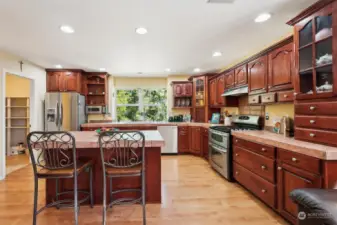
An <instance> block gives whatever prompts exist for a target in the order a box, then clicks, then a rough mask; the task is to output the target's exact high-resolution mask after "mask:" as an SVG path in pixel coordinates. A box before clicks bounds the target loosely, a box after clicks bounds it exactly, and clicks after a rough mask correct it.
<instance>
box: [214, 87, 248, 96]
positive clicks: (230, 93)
mask: <svg viewBox="0 0 337 225" xmlns="http://www.w3.org/2000/svg"><path fill="white" fill-rule="evenodd" d="M246 94H248V86H244V87H239V88H235V89H230V90H227V91H225V92H224V93H223V94H222V95H221V96H223V97H225V96H241V95H246Z"/></svg>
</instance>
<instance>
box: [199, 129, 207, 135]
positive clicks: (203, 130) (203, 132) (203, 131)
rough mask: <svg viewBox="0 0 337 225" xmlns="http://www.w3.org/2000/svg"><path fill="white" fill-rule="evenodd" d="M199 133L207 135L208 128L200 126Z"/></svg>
mask: <svg viewBox="0 0 337 225" xmlns="http://www.w3.org/2000/svg"><path fill="white" fill-rule="evenodd" d="M201 133H202V135H204V136H208V129H207V128H202V130H201Z"/></svg>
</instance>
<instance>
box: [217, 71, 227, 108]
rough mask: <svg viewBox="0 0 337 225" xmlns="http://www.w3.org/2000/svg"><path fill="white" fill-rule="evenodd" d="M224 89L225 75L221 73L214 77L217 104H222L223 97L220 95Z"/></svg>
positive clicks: (223, 102) (223, 103)
mask: <svg viewBox="0 0 337 225" xmlns="http://www.w3.org/2000/svg"><path fill="white" fill-rule="evenodd" d="M224 91H225V76H224V75H221V76H220V77H218V78H216V93H217V94H216V103H217V105H221V106H224V105H225V99H224V97H222V96H221V95H222V94H223V93H224Z"/></svg>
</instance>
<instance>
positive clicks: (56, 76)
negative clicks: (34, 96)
mask: <svg viewBox="0 0 337 225" xmlns="http://www.w3.org/2000/svg"><path fill="white" fill-rule="evenodd" d="M81 76H82V74H81V72H78V71H49V70H47V92H78V93H81V92H82V77H81Z"/></svg>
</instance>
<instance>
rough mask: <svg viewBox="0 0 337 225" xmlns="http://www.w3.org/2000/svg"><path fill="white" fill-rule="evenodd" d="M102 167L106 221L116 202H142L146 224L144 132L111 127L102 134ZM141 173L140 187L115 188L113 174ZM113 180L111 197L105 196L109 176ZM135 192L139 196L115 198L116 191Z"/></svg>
mask: <svg viewBox="0 0 337 225" xmlns="http://www.w3.org/2000/svg"><path fill="white" fill-rule="evenodd" d="M99 146H100V150H101V159H102V165H103V166H102V170H103V225H105V224H106V212H107V210H108V208H109V207H112V206H113V205H122V204H134V203H140V204H142V208H143V225H145V224H146V207H145V200H146V199H145V188H146V184H145V136H144V134H143V133H141V132H138V131H108V132H104V133H101V134H100V136H99ZM122 177H140V178H141V188H139V189H130V188H125V189H117V190H113V189H112V186H113V180H112V179H113V178H122ZM107 178H108V179H109V181H110V185H109V186H110V201H109V203H108V204H107V199H106V194H107V192H106V179H107ZM126 192H128V193H129V192H136V193H138V195H137V197H136V198H114V195H115V194H119V193H126Z"/></svg>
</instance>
